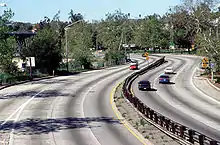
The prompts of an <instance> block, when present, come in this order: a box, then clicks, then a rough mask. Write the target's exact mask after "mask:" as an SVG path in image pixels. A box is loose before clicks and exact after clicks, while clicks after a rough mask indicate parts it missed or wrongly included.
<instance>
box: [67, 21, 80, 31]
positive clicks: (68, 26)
mask: <svg viewBox="0 0 220 145" xmlns="http://www.w3.org/2000/svg"><path fill="white" fill-rule="evenodd" d="M81 21H84V20H83V19H82V20H78V21H76V22H73V23H71V24H69V25H67V26H66V27H65V28H64V29H65V30H67V29H68V28H70V27H71V26H73V25H74V24H76V23H78V22H81Z"/></svg>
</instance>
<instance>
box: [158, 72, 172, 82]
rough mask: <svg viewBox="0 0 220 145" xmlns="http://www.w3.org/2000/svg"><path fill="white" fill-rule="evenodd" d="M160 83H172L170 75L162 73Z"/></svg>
mask: <svg viewBox="0 0 220 145" xmlns="http://www.w3.org/2000/svg"><path fill="white" fill-rule="evenodd" d="M159 83H170V77H169V76H168V75H165V74H163V75H160V77H159Z"/></svg>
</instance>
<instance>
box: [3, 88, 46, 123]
mask: <svg viewBox="0 0 220 145" xmlns="http://www.w3.org/2000/svg"><path fill="white" fill-rule="evenodd" d="M43 91H44V90H41V91H40V92H38V93H37V94H35V95H34V96H33V97H31V98H30V99H28V100H27V101H26V102H25V103H23V104H22V105H21V106H19V107H18V108H17V109H16V110H15V111H14V112H13V113H11V115H10V116H9V117H7V118H6V119H5V121H4V122H3V123H2V124H1V126H2V125H4V124H5V123H7V122H8V121H9V120H10V119H11V118H12V117H13V116H14V115H15V114H16V113H17V112H18V111H19V110H23V109H24V108H25V107H26V106H27V104H28V103H30V101H32V100H33V99H34V98H35V97H36V96H38V95H39V94H40V93H42V92H43ZM16 118H17V117H16Z"/></svg>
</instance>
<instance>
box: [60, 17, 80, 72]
mask: <svg viewBox="0 0 220 145" xmlns="http://www.w3.org/2000/svg"><path fill="white" fill-rule="evenodd" d="M81 21H83V20H78V21H76V22H73V23H72V24H69V25H67V26H66V27H65V28H64V30H65V37H66V70H67V71H69V65H68V61H69V60H68V53H69V52H68V44H67V43H68V40H67V31H68V30H69V29H70V27H71V26H73V25H74V24H76V23H78V22H81Z"/></svg>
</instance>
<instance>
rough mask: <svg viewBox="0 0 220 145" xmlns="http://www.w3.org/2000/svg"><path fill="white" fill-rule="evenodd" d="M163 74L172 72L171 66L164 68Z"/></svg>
mask: <svg viewBox="0 0 220 145" xmlns="http://www.w3.org/2000/svg"><path fill="white" fill-rule="evenodd" d="M164 73H165V74H173V67H167V68H165V69H164Z"/></svg>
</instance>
